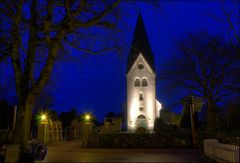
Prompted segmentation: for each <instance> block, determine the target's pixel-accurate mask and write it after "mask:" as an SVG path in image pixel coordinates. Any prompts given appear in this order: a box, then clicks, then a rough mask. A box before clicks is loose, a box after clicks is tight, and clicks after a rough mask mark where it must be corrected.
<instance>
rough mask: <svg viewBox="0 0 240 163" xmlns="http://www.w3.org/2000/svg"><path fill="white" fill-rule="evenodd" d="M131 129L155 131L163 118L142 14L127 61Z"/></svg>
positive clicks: (128, 118)
mask: <svg viewBox="0 0 240 163" xmlns="http://www.w3.org/2000/svg"><path fill="white" fill-rule="evenodd" d="M126 78H127V123H126V124H127V130H128V132H135V131H136V130H137V129H138V128H145V129H146V130H148V131H150V132H151V131H152V130H153V127H154V120H155V118H157V117H160V110H161V108H162V106H161V103H160V102H158V101H157V100H156V73H155V65H154V56H153V53H152V50H151V47H150V44H149V41H148V37H147V33H146V30H145V27H144V23H143V18H142V16H141V14H139V15H138V20H137V23H136V27H135V31H134V36H133V40H132V44H131V48H130V52H129V54H128V60H127V72H126Z"/></svg>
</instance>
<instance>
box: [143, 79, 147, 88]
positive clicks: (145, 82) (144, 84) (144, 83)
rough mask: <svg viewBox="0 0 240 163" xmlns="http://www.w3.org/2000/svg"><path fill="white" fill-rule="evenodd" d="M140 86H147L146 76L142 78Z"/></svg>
mask: <svg viewBox="0 0 240 163" xmlns="http://www.w3.org/2000/svg"><path fill="white" fill-rule="evenodd" d="M142 86H143V87H147V86H148V82H147V79H146V78H144V79H143V80H142Z"/></svg>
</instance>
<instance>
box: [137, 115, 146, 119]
mask: <svg viewBox="0 0 240 163" xmlns="http://www.w3.org/2000/svg"><path fill="white" fill-rule="evenodd" d="M137 118H138V119H146V117H145V116H144V115H139V116H138V117H137Z"/></svg>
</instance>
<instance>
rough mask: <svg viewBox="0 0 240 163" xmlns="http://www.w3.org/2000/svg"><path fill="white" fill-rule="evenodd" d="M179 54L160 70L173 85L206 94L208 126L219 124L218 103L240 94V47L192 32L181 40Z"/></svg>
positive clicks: (211, 128)
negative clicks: (217, 118)
mask: <svg viewBox="0 0 240 163" xmlns="http://www.w3.org/2000/svg"><path fill="white" fill-rule="evenodd" d="M178 47H179V49H178V53H177V55H176V56H175V57H174V58H173V59H172V60H171V61H170V62H169V63H168V64H167V66H166V70H165V71H164V72H161V73H160V79H165V80H167V81H169V83H171V86H172V88H174V89H179V88H185V89H188V90H190V92H193V93H195V94H198V95H201V96H203V97H204V99H205V101H206V104H207V129H208V130H209V131H210V130H214V129H215V127H216V113H217V110H216V105H217V104H218V102H221V101H222V100H223V99H224V98H225V97H228V96H231V95H232V94H233V93H239V90H240V89H239V84H240V83H239V80H237V78H239V77H238V75H237V74H235V73H237V72H236V70H238V73H239V64H240V60H239V57H238V55H239V54H238V52H237V49H235V48H233V46H232V45H231V44H229V43H228V42H226V41H225V39H224V38H223V37H222V36H211V35H209V34H208V33H206V32H200V33H197V34H194V35H193V34H190V35H189V36H188V37H187V38H185V39H183V40H182V41H180V42H179V45H178ZM230 86H231V88H230Z"/></svg>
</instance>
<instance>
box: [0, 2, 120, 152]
mask: <svg viewBox="0 0 240 163" xmlns="http://www.w3.org/2000/svg"><path fill="white" fill-rule="evenodd" d="M119 2H120V0H116V1H111V2H110V1H101V2H100V1H88V0H82V1H72V0H46V1H42V0H31V1H24V0H19V1H3V0H1V1H0V16H1V23H0V34H1V37H0V47H1V48H0V61H2V60H3V59H6V58H9V59H10V62H11V64H12V67H13V70H14V77H15V87H16V93H17V96H18V101H19V106H18V117H17V123H16V129H15V131H14V138H13V140H14V142H15V143H20V144H21V147H22V148H21V149H22V150H23V151H26V148H27V142H28V139H29V131H30V123H31V117H32V116H31V115H32V108H33V107H34V103H35V99H36V98H37V97H38V96H39V95H40V93H41V91H42V90H43V88H44V86H45V84H46V83H47V82H48V81H49V78H50V76H51V73H52V69H53V66H54V63H55V62H56V59H57V58H59V57H61V56H62V55H61V54H63V53H65V52H66V51H67V49H68V48H75V49H78V50H82V51H84V52H85V53H88V54H99V53H102V52H104V51H106V50H112V49H115V47H114V46H113V45H112V44H109V46H107V47H104V46H102V45H101V46H100V47H101V49H92V47H84V45H88V44H89V42H90V41H91V40H93V36H92V35H90V34H89V33H88V32H87V30H88V29H92V28H95V27H98V28H101V29H104V28H107V29H109V30H110V29H112V28H114V27H115V24H116V22H117V16H118V15H117V14H116V12H115V9H116V7H117V6H118V4H119ZM116 11H117V10H116ZM109 30H106V31H105V32H106V33H107V31H109ZM103 31H104V30H103ZM83 38H88V39H89V40H90V41H88V42H87V41H85V42H83V41H82V39H83ZM37 65H40V66H37Z"/></svg>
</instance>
